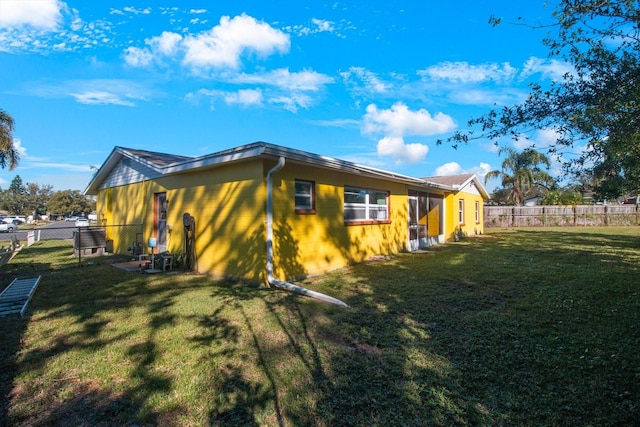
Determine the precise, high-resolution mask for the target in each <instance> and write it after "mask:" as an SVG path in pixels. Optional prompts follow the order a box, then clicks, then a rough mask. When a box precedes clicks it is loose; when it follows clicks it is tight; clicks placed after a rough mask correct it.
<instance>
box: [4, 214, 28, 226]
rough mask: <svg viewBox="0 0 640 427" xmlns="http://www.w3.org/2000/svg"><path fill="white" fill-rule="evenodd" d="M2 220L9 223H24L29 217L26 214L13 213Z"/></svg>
mask: <svg viewBox="0 0 640 427" xmlns="http://www.w3.org/2000/svg"><path fill="white" fill-rule="evenodd" d="M2 221H3V222H5V223H7V224H24V223H25V222H27V218H26V217H24V216H18V215H11V216H5V217H4V218H2Z"/></svg>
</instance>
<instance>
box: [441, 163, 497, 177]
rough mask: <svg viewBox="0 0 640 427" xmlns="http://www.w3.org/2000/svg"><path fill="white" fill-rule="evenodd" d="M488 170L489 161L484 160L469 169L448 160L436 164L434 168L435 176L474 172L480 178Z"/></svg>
mask: <svg viewBox="0 0 640 427" xmlns="http://www.w3.org/2000/svg"><path fill="white" fill-rule="evenodd" d="M490 170H491V165H490V164H489V163H484V162H481V163H480V164H479V165H478V166H474V167H472V168H469V169H464V168H463V167H462V166H460V164H459V163H457V162H449V163H445V164H443V165H441V166H438V167H437V168H436V176H451V175H461V174H465V173H474V174H476V175H477V176H478V177H479V178H481V180H482V179H484V177H485V175H487V173H488V172H489V171H490Z"/></svg>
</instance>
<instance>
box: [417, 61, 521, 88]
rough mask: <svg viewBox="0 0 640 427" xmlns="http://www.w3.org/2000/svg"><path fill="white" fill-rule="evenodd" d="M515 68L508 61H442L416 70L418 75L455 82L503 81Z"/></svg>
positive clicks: (514, 71)
mask: <svg viewBox="0 0 640 427" xmlns="http://www.w3.org/2000/svg"><path fill="white" fill-rule="evenodd" d="M515 73H516V69H515V68H514V67H512V66H511V65H510V64H509V63H508V62H503V63H502V64H496V63H487V64H480V65H471V64H469V63H468V62H442V63H440V64H437V65H434V66H432V67H429V68H427V69H425V70H421V71H418V75H421V76H423V77H429V78H430V79H433V80H448V81H451V82H455V83H481V82H486V81H494V82H505V81H509V80H511V79H512V78H513V76H514V75H515Z"/></svg>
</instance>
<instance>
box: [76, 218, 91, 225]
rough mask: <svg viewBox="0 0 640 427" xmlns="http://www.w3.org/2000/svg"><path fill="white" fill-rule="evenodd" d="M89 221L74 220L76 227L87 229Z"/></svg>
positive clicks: (85, 219) (82, 219)
mask: <svg viewBox="0 0 640 427" xmlns="http://www.w3.org/2000/svg"><path fill="white" fill-rule="evenodd" d="M88 226H89V220H88V219H87V218H78V219H76V227H88Z"/></svg>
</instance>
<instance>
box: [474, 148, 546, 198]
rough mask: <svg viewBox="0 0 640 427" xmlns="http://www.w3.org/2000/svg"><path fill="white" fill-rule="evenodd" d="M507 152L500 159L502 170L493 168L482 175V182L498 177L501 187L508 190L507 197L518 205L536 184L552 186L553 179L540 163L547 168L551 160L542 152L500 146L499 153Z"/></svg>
mask: <svg viewBox="0 0 640 427" xmlns="http://www.w3.org/2000/svg"><path fill="white" fill-rule="evenodd" d="M503 153H506V154H507V157H506V158H505V159H504V160H503V161H502V170H493V171H490V172H489V173H487V175H486V176H485V177H484V182H485V183H486V182H487V181H488V180H490V179H492V178H500V179H501V180H502V187H503V188H505V189H508V190H509V191H510V194H509V199H510V200H513V202H514V203H515V204H516V205H518V206H520V205H521V204H522V202H523V198H524V196H525V194H526V193H527V192H528V191H529V190H531V189H533V188H535V187H536V186H540V187H544V188H549V187H550V186H553V184H554V179H553V178H552V177H551V175H549V174H548V173H547V172H545V171H544V170H542V169H541V167H540V166H541V165H544V166H546V168H547V169H549V166H550V165H551V162H550V161H549V158H548V157H547V156H545V155H544V154H542V153H540V152H538V151H536V150H534V149H533V148H527V149H526V150H524V151H522V152H520V153H519V152H517V151H515V150H514V149H512V148H509V147H504V148H501V149H500V151H499V154H500V155H502V154H503Z"/></svg>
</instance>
